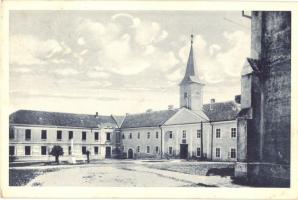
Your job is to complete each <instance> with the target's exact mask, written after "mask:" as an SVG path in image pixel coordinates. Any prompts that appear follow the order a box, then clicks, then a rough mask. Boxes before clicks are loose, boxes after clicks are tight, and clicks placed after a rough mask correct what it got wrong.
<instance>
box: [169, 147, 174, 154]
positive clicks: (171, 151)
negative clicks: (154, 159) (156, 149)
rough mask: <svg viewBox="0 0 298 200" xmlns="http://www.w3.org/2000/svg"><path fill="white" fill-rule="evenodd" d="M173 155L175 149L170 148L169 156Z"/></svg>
mask: <svg viewBox="0 0 298 200" xmlns="http://www.w3.org/2000/svg"><path fill="white" fill-rule="evenodd" d="M172 153H173V147H169V154H170V155H172Z"/></svg>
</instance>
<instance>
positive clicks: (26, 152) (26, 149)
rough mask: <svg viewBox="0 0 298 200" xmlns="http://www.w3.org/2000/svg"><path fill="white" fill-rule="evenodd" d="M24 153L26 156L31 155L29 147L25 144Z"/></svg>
mask: <svg viewBox="0 0 298 200" xmlns="http://www.w3.org/2000/svg"><path fill="white" fill-rule="evenodd" d="M25 155H26V156H29V155H31V147H30V146H25Z"/></svg>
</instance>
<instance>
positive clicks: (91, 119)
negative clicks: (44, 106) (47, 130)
mask: <svg viewBox="0 0 298 200" xmlns="http://www.w3.org/2000/svg"><path fill="white" fill-rule="evenodd" d="M9 123H12V124H30V125H49V126H67V127H86V128H96V127H98V125H102V124H110V125H111V126H112V127H115V126H116V123H115V121H114V120H113V118H112V117H111V116H101V115H98V116H95V115H86V114H72V113H60V112H44V111H33V110H19V111H17V112H14V113H12V114H11V115H10V116H9Z"/></svg>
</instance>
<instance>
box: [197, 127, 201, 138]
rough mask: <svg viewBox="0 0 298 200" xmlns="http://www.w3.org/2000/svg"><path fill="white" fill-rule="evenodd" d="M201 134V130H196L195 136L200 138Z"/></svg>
mask: <svg viewBox="0 0 298 200" xmlns="http://www.w3.org/2000/svg"><path fill="white" fill-rule="evenodd" d="M201 135H202V130H201V129H199V130H197V138H201Z"/></svg>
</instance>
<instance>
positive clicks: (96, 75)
mask: <svg viewBox="0 0 298 200" xmlns="http://www.w3.org/2000/svg"><path fill="white" fill-rule="evenodd" d="M87 76H88V77H89V78H108V77H109V76H110V74H108V73H106V72H97V71H90V72H88V73H87Z"/></svg>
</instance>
